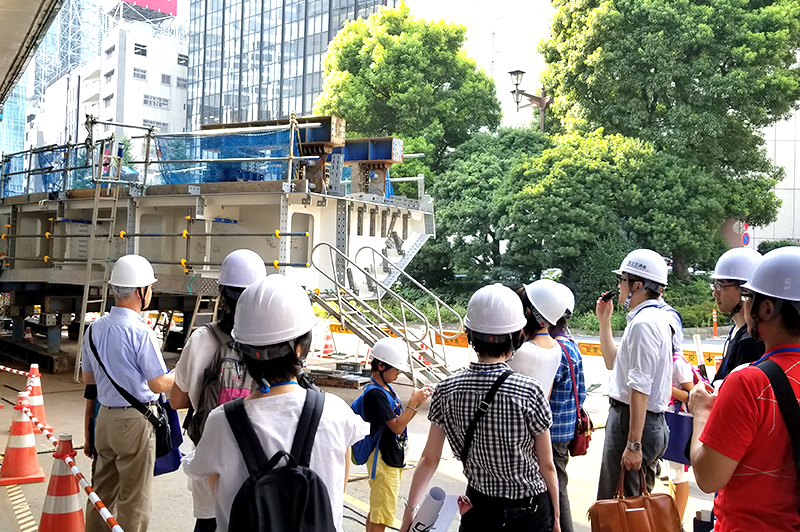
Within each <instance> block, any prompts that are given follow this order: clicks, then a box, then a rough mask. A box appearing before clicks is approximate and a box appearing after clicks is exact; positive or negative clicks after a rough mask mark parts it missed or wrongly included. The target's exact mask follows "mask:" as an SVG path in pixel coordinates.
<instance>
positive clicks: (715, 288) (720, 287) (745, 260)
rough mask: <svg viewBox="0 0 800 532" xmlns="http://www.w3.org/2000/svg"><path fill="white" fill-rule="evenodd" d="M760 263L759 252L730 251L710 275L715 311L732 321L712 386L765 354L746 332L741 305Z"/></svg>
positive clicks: (762, 346) (747, 249) (722, 257)
mask: <svg viewBox="0 0 800 532" xmlns="http://www.w3.org/2000/svg"><path fill="white" fill-rule="evenodd" d="M760 260H761V253H759V252H758V251H756V250H754V249H750V248H734V249H730V250H728V251H726V252H725V253H723V254H722V256H720V258H719V260H717V265H716V267H715V268H714V273H713V274H711V279H713V281H714V283H713V284H712V285H711V291H712V294H713V295H714V302H715V303H716V304H717V310H719V311H720V312H721V313H723V314H727V315H728V318H730V319H731V320H732V321H733V326H732V327H731V330H730V331H728V337H727V338H726V339H725V346H724V347H723V348H722V363H721V364H720V366H719V369H718V370H717V372H716V374H715V375H714V378H713V379H712V381H711V384H712V385H714V386H717V385H718V383H719V382H721V381H722V379H724V378H725V377H726V376H727V375H728V374H729V373H730V372H731V371H733V370H734V369H735V368H737V367H738V366H741V365H742V364H750V363H751V362H755V361H756V360H758V359H759V358H761V355H763V354H764V345H763V344H762V343H761V342H758V341H756V340H755V339H754V338H753V337H751V336H750V332H749V331H748V330H747V323H746V322H745V313H744V308H743V302H742V285H743V284H744V283H745V282H746V281H747V278H748V276H749V275H750V272H752V271H753V268H754V267H755V265H756V263H758V261H760Z"/></svg>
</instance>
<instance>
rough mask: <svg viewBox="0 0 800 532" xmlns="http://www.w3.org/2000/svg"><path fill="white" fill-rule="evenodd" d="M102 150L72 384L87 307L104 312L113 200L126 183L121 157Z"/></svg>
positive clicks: (78, 369) (78, 363) (77, 368)
mask: <svg viewBox="0 0 800 532" xmlns="http://www.w3.org/2000/svg"><path fill="white" fill-rule="evenodd" d="M112 145H113V141H112ZM104 148H105V142H102V143H101V149H100V157H99V159H100V160H99V163H98V165H97V175H96V176H94V202H93V203H92V220H91V225H90V231H89V242H88V245H87V251H86V280H85V283H84V285H83V299H82V302H81V313H80V315H79V316H78V319H79V320H80V325H81V326H80V328H79V329H78V350H77V353H76V356H75V374H74V379H75V381H76V382H79V381H80V375H81V355H82V353H81V346H82V345H83V333H84V329H85V326H86V324H85V319H86V311H87V309H88V307H89V305H92V304H99V305H100V314H101V315H102V314H103V313H104V312H105V311H106V302H107V297H108V279H109V276H110V274H111V249H112V245H113V241H114V226H115V224H116V222H117V201H118V200H119V195H120V193H121V191H122V188H121V186H120V185H123V184H128V183H127V182H122V181H121V180H120V176H121V174H122V158H121V157H118V156H116V155H106V154H104V153H103V151H105V150H104ZM106 167H107V168H108V175H107V176H104V175H103V172H104V168H106ZM104 184H107V185H108V187H107V188H106V189H105V195H103V190H104V189H103V185H104ZM104 200H106V201H104ZM101 209H103V210H104V209H109V210H110V211H109V215H108V217H106V218H101V217H100V211H101ZM100 224H108V231H106V233H105V234H101V235H98V233H97V228H98V225H100ZM98 238H99V240H98ZM96 246H100V252H99V253H98V252H96ZM95 255H97V258H95ZM95 266H100V267H101V271H102V274H101V275H100V276H99V277H94V278H93V275H92V274H93V273H95V268H94V267H95Z"/></svg>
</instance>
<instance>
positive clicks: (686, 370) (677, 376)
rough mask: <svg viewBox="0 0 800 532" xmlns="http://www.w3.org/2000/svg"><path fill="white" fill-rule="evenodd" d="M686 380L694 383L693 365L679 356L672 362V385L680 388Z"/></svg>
mask: <svg viewBox="0 0 800 532" xmlns="http://www.w3.org/2000/svg"><path fill="white" fill-rule="evenodd" d="M684 382H691V383H694V373H693V372H692V365H691V364H689V361H687V360H686V359H685V358H683V357H677V358H676V359H675V360H674V361H673V362H672V385H673V386H674V387H676V388H678V389H680V390H682V389H683V388H681V385H682V384H683V383H684Z"/></svg>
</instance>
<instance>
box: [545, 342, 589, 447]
mask: <svg viewBox="0 0 800 532" xmlns="http://www.w3.org/2000/svg"><path fill="white" fill-rule="evenodd" d="M558 343H559V344H561V345H563V346H564V347H565V348H566V349H567V352H569V355H570V358H571V359H572V366H573V368H574V369H575V381H576V382H577V383H578V400H579V401H580V403H581V405H583V401H584V400H585V399H586V383H585V381H584V378H583V360H582V359H581V355H580V352H579V351H578V347H577V345H575V342H570V341H560V340H559V342H558ZM550 409H551V410H552V411H553V426H552V427H551V428H550V439H551V440H552V441H554V442H565V441H570V440H572V438H574V437H575V424H576V423H577V421H578V409H577V408H576V407H575V392H573V391H572V374H571V373H570V371H569V362H567V355H565V354H564V352H563V351H562V352H561V365H560V366H558V371H557V372H556V378H555V379H553V391H552V392H551V394H550Z"/></svg>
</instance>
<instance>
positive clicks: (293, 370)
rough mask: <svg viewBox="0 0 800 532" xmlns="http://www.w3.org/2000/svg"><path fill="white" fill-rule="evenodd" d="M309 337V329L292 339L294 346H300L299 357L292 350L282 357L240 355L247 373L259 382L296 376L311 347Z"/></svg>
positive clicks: (277, 345) (284, 379)
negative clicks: (260, 357)
mask: <svg viewBox="0 0 800 532" xmlns="http://www.w3.org/2000/svg"><path fill="white" fill-rule="evenodd" d="M311 337H312V336H311V331H308V332H307V333H305V334H304V335H302V336H299V337H297V338H296V339H295V340H294V344H295V346H300V348H301V349H300V356H299V357H298V356H297V354H296V352H295V351H294V350H292V352H291V353H287V354H285V355H283V356H282V357H278V358H270V359H265V360H257V359H255V358H253V357H250V356H247V355H244V356H242V359H244V366H245V368H246V369H247V373H249V374H250V376H251V377H253V380H255V381H256V382H257V383H261V382H262V381H264V380H266V381H267V382H280V381H287V380H291V379H293V378H295V377H297V375H298V374H299V373H300V370H301V369H303V360H304V359H305V358H306V355H308V350H309V349H310V347H311ZM285 344H288V342H285ZM280 345H281V344H276V345H275V346H270V347H279V346H280Z"/></svg>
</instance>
